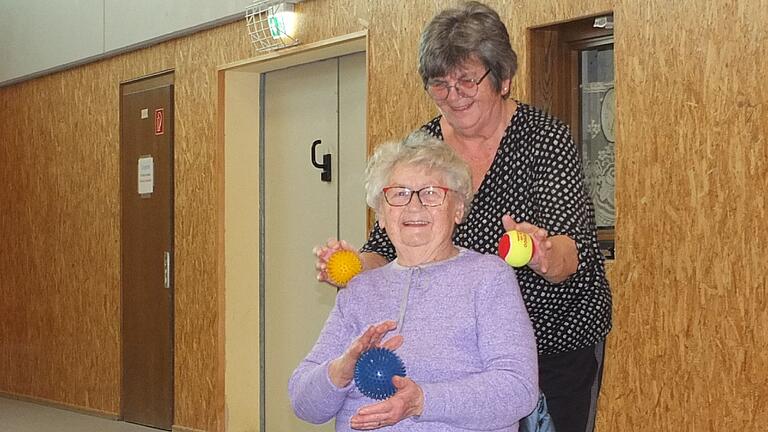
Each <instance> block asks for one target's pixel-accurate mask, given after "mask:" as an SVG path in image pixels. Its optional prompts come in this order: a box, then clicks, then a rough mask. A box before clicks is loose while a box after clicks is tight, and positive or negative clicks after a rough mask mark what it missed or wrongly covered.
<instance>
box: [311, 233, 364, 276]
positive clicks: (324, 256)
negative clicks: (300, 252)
mask: <svg viewBox="0 0 768 432" xmlns="http://www.w3.org/2000/svg"><path fill="white" fill-rule="evenodd" d="M339 250H348V251H352V252H354V253H356V254H358V256H359V255H360V254H359V253H358V251H357V249H355V248H354V247H352V245H350V244H349V243H347V242H346V241H345V240H337V239H335V238H329V239H328V241H327V242H325V245H320V246H315V247H314V248H313V249H312V253H314V254H315V256H316V257H317V259H316V260H315V270H317V280H318V281H320V282H325V283H327V284H329V285H332V286H335V287H337V288H344V287H343V286H338V285H336V284H334V283H333V282H331V281H330V280H329V279H328V274H327V273H326V272H325V269H326V266H327V265H328V258H330V257H331V255H333V253H334V252H336V251H339Z"/></svg>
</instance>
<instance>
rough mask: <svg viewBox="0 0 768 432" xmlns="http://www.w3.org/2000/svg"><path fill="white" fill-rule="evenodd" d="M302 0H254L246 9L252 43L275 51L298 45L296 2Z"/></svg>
mask: <svg viewBox="0 0 768 432" xmlns="http://www.w3.org/2000/svg"><path fill="white" fill-rule="evenodd" d="M301 1H302V0H254V1H253V3H251V5H250V6H248V7H247V8H246V9H245V21H246V25H247V26H248V35H250V37H251V43H252V44H253V46H254V47H256V49H257V50H258V51H265V52H266V51H274V50H279V49H281V48H286V47H290V46H294V45H298V43H299V41H298V40H297V39H295V38H294V37H293V31H294V27H295V23H296V16H295V14H294V13H293V7H294V4H295V3H299V2H301Z"/></svg>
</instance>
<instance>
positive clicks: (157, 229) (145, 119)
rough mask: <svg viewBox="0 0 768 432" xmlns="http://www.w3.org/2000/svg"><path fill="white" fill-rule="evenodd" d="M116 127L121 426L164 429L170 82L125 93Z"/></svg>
mask: <svg viewBox="0 0 768 432" xmlns="http://www.w3.org/2000/svg"><path fill="white" fill-rule="evenodd" d="M170 79H171V82H172V76H171V78H170ZM120 128H121V138H120V159H121V162H120V165H121V169H120V173H121V174H120V177H121V178H120V190H121V213H122V214H121V219H120V220H121V286H122V327H121V328H122V332H121V335H122V339H121V340H122V376H121V383H122V385H121V398H120V402H121V403H120V405H121V410H120V411H121V416H122V418H123V420H125V421H128V422H132V423H139V424H143V425H148V426H153V427H156V428H162V429H167V430H170V429H171V426H172V423H173V287H172V271H171V260H172V257H173V85H172V84H168V76H164V77H159V78H154V79H148V80H147V81H144V82H139V83H131V84H126V85H124V86H123V88H122V96H121V107H120Z"/></svg>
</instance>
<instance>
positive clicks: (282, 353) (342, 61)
mask: <svg viewBox="0 0 768 432" xmlns="http://www.w3.org/2000/svg"><path fill="white" fill-rule="evenodd" d="M262 86H263V87H262V95H263V102H262V107H263V111H262V113H263V114H262V115H263V118H262V125H263V128H262V130H263V134H264V135H263V142H262V144H263V155H264V161H263V170H262V171H261V172H262V185H263V186H264V193H263V194H262V197H263V199H264V201H263V203H262V206H261V208H262V212H263V213H262V214H263V218H264V219H263V221H262V224H263V225H262V232H263V233H264V235H263V239H264V240H263V241H264V245H263V249H262V250H263V251H264V256H263V257H262V272H261V274H262V275H263V278H264V279H263V284H262V290H263V292H262V307H263V310H262V313H263V314H262V317H263V318H262V332H263V338H262V341H263V342H262V344H263V345H262V365H263V381H262V383H263V384H262V385H263V389H262V396H263V397H262V401H263V405H262V414H263V415H262V422H263V424H262V430H265V431H267V432H293V431H298V430H301V431H311V430H323V431H331V430H333V422H330V423H328V424H326V425H322V426H314V425H310V424H308V423H304V422H302V421H301V420H299V419H298V418H296V417H295V415H294V414H293V411H292V409H291V406H290V403H289V400H288V393H287V386H288V379H289V377H290V374H291V373H292V372H293V370H294V368H295V367H296V366H297V365H298V363H299V362H300V361H301V360H302V359H303V358H304V356H305V355H306V354H307V353H308V352H309V350H310V349H311V348H312V346H313V345H314V342H315V340H316V339H317V336H318V334H319V332H320V330H321V328H322V326H323V324H324V323H325V319H326V318H327V316H328V313H329V312H330V310H331V308H332V307H333V304H334V299H335V297H336V289H335V288H333V287H331V286H329V285H326V284H320V283H318V282H317V281H316V279H315V271H314V255H313V254H312V247H313V246H314V245H318V244H322V243H324V242H325V241H326V240H327V239H328V238H329V237H339V238H344V239H347V240H349V241H351V242H353V243H354V244H355V245H356V246H361V245H362V241H363V240H364V238H365V235H366V206H365V194H364V192H363V170H364V165H365V158H366V141H365V87H366V86H365V54H364V53H358V54H353V55H349V56H344V57H339V58H333V59H328V60H323V61H319V62H314V63H310V64H305V65H301V66H295V67H291V68H288V69H282V70H278V71H274V72H270V73H267V74H265V75H264V77H263V82H262ZM318 140H319V141H320V144H317V146H316V154H315V162H317V163H322V162H323V160H322V159H323V155H324V154H330V155H331V164H332V168H331V176H330V181H323V180H322V179H321V171H320V170H319V169H318V168H316V167H315V166H314V165H313V164H312V160H311V149H312V145H313V143H314V142H316V141H318Z"/></svg>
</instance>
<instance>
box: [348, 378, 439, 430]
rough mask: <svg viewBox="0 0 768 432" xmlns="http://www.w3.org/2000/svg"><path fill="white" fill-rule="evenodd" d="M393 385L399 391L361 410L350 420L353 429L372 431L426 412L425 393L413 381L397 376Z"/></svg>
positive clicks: (393, 379) (393, 380)
mask: <svg viewBox="0 0 768 432" xmlns="http://www.w3.org/2000/svg"><path fill="white" fill-rule="evenodd" d="M392 384H394V385H395V388H396V389H397V391H396V392H395V394H394V395H393V396H392V397H391V398H389V399H387V400H385V401H381V402H378V403H375V404H372V405H367V406H364V407H362V408H360V410H359V411H357V414H355V415H354V416H352V418H351V419H350V420H349V425H350V427H352V429H358V430H371V429H378V428H381V427H384V426H391V425H393V424H395V423H398V422H399V421H400V420H403V419H405V418H408V417H413V416H418V415H421V413H422V411H424V392H423V391H422V390H421V386H419V385H418V384H416V383H415V382H414V381H413V380H411V379H409V378H405V377H401V376H397V375H395V376H394V377H392Z"/></svg>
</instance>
